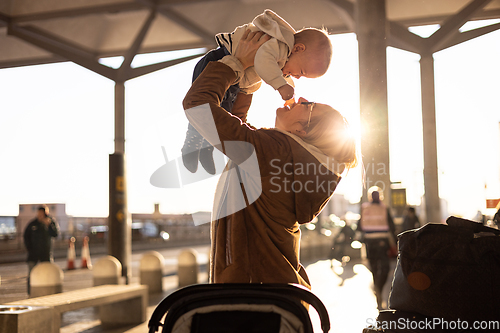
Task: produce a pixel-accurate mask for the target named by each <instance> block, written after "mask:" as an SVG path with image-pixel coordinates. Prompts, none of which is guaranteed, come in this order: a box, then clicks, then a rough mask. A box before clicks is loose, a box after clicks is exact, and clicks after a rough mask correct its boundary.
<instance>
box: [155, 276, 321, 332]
mask: <svg viewBox="0 0 500 333" xmlns="http://www.w3.org/2000/svg"><path fill="white" fill-rule="evenodd" d="M302 302H305V303H307V304H309V305H311V306H312V307H313V308H314V309H315V310H316V311H317V313H318V315H319V318H320V321H321V329H322V331H323V333H327V332H328V331H329V330H330V320H329V317H328V312H327V310H326V308H325V306H324V305H323V303H322V302H321V300H320V299H319V298H317V297H316V296H315V295H314V294H313V293H311V292H310V291H309V290H308V289H306V288H305V287H302V286H300V285H296V284H257V283H254V284H251V283H249V284H239V283H235V284H233V283H230V284H226V283H225V284H222V283H221V284H217V283H216V284H198V285H191V286H187V287H184V288H182V289H179V290H177V291H175V292H174V293H172V294H170V295H169V296H167V297H165V298H164V299H163V300H162V301H161V302H160V303H159V304H158V305H157V306H156V308H155V310H154V312H153V314H152V315H151V318H150V320H149V323H148V327H149V333H155V332H157V331H158V330H159V329H160V327H161V331H160V332H163V333H167V332H168V333H181V332H185V333H195V332H196V333H215V332H225V333H232V332H234V333H274V332H290V333H294V332H297V333H298V332H302V333H313V328H312V323H311V319H310V317H309V313H308V311H307V309H306V306H304V304H303V303H302ZM163 318H165V319H164V321H163V322H162V319H163Z"/></svg>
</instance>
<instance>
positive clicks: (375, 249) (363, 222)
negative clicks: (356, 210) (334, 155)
mask: <svg viewBox="0 0 500 333" xmlns="http://www.w3.org/2000/svg"><path fill="white" fill-rule="evenodd" d="M368 199H369V201H370V202H365V203H363V204H362V205H361V219H360V221H359V224H358V230H361V231H363V233H364V236H363V239H364V243H365V245H366V256H367V258H368V262H369V264H370V270H371V272H372V275H373V285H374V289H375V296H376V297H377V305H378V308H379V309H383V308H384V307H385V304H383V303H384V300H383V298H382V297H383V296H382V292H383V289H384V285H385V284H386V282H387V277H388V276H389V271H390V259H389V254H388V251H389V249H390V242H391V241H394V244H396V243H397V237H396V233H395V227H394V221H393V220H392V216H391V213H390V211H389V209H388V207H386V206H385V205H384V203H383V202H382V200H383V193H382V191H381V189H380V188H378V187H376V186H373V187H371V188H370V189H369V190H368Z"/></svg>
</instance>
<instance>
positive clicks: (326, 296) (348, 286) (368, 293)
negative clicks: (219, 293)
mask: <svg viewBox="0 0 500 333" xmlns="http://www.w3.org/2000/svg"><path fill="white" fill-rule="evenodd" d="M199 250H200V253H201V254H202V255H200V257H201V258H202V260H201V261H203V260H206V259H205V256H204V255H203V254H204V251H205V250H204V248H201V249H199ZM94 259H95V260H97V259H98V258H93V260H94ZM58 264H59V265H60V266H63V267H62V268H64V265H65V263H64V262H60V263H58ZM333 264H334V265H333V268H332V267H331V263H330V261H329V260H319V261H316V262H311V263H309V264H307V265H306V270H307V272H308V274H309V277H310V279H311V283H312V291H313V292H314V293H315V294H316V295H317V296H318V297H319V298H320V299H321V301H322V302H323V303H324V304H325V306H326V308H327V310H328V313H329V317H330V322H331V330H330V332H340V333H361V332H362V330H363V328H365V327H366V326H367V322H370V321H372V320H374V319H375V318H376V317H377V314H378V310H377V303H376V299H375V295H374V294H373V291H372V276H371V273H370V271H369V270H368V268H367V266H366V262H365V261H363V260H362V259H359V260H353V261H351V262H349V263H348V264H347V265H346V266H345V267H343V268H342V267H341V265H340V263H339V262H337V261H334V262H333ZM394 264H395V262H393V265H394ZM19 265H25V264H24V263H20V264H19ZM133 266H134V267H133V274H132V283H139V281H138V267H137V265H133ZM7 267H12V265H9V266H2V267H0V268H1V275H2V285H0V300H1V301H0V303H7V302H10V301H14V300H19V299H24V298H26V297H27V295H26V291H25V280H22V279H23V277H20V276H17V277H16V276H15V275H9V271H8V270H7ZM23 267H24V266H23ZM12 269H14V268H12ZM17 269H18V270H19V267H17ZM64 274H65V276H64V285H63V291H68V290H72V289H78V288H85V287H91V286H92V278H93V277H92V271H89V270H81V269H78V270H74V271H65V272H64ZM15 279H18V280H17V281H15ZM21 280H22V281H21ZM206 281H207V274H206V272H205V271H202V272H201V273H200V276H199V282H200V283H204V282H206ZM177 283H178V280H177V276H176V275H167V276H165V277H164V278H163V286H164V291H163V293H161V294H155V295H152V296H150V300H149V307H148V318H149V317H150V315H151V313H152V312H153V310H154V309H155V307H156V305H157V304H158V303H159V302H160V301H161V300H162V299H163V298H164V297H166V296H168V295H169V294H170V293H172V292H173V291H175V290H176V289H177ZM14 285H16V286H17V287H16V288H17V289H16V288H14ZM389 288H390V281H389V282H388V283H387V285H386V290H385V291H384V293H385V297H386V299H387V297H388V294H389ZM310 317H311V320H312V322H313V326H314V328H315V332H321V329H320V322H319V317H318V315H317V313H316V312H315V311H314V310H310ZM125 332H126V333H139V332H141V333H143V332H147V322H145V323H143V324H141V325H138V326H133V327H121V328H118V329H106V330H105V329H103V328H102V327H101V326H100V321H99V319H98V315H97V312H96V310H95V309H94V308H88V309H83V310H79V311H73V312H68V313H65V314H63V317H62V328H61V333H125ZM2 333H3V332H2Z"/></svg>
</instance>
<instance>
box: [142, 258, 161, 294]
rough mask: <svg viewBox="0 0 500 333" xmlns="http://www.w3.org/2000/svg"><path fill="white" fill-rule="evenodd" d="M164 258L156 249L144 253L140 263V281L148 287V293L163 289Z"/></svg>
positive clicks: (158, 291) (159, 291)
mask: <svg viewBox="0 0 500 333" xmlns="http://www.w3.org/2000/svg"><path fill="white" fill-rule="evenodd" d="M164 262H165V258H164V257H163V256H162V255H161V254H160V253H159V252H156V251H150V252H147V253H145V254H144V255H143V256H142V258H141V263H140V281H141V284H145V285H147V286H148V288H149V293H150V294H153V293H161V292H162V291H163V267H164Z"/></svg>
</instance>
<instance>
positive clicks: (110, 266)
mask: <svg viewBox="0 0 500 333" xmlns="http://www.w3.org/2000/svg"><path fill="white" fill-rule="evenodd" d="M121 273H122V264H121V263H120V261H118V259H116V258H115V257H113V256H105V257H102V258H101V259H99V260H98V261H97V262H96V263H95V265H94V267H93V276H94V286H102V285H104V284H120V277H121Z"/></svg>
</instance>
